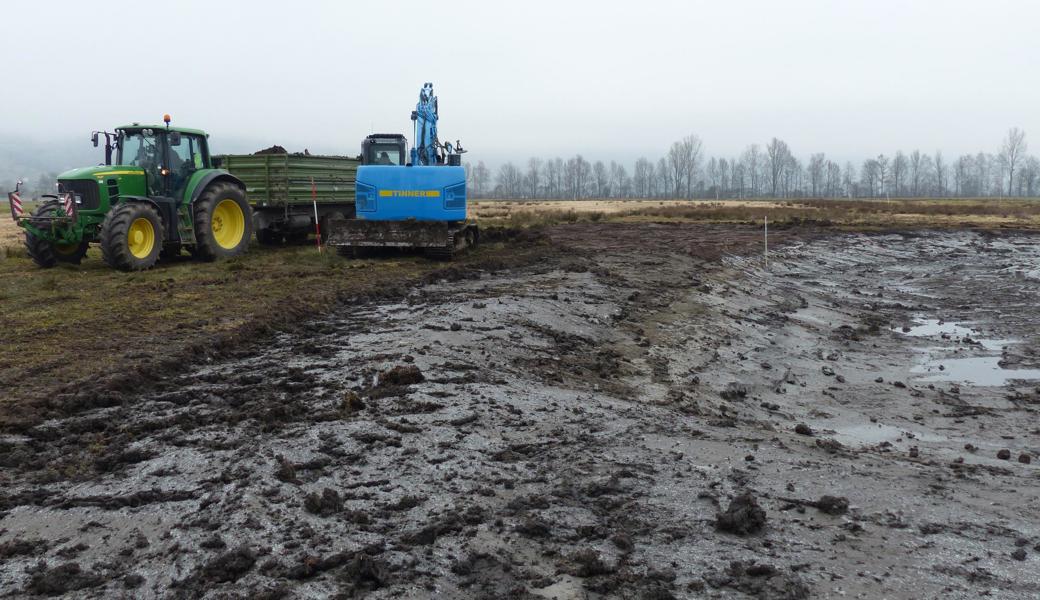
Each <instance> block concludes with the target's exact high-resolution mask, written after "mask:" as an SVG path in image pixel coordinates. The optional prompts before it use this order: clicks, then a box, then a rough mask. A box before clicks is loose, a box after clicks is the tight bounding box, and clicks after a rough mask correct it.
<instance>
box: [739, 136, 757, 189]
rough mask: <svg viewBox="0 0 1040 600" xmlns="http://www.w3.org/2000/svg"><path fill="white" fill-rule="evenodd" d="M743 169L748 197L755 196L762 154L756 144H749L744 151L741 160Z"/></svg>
mask: <svg viewBox="0 0 1040 600" xmlns="http://www.w3.org/2000/svg"><path fill="white" fill-rule="evenodd" d="M742 162H743V163H744V167H745V169H747V178H748V187H749V189H750V192H751V193H750V194H748V195H749V196H757V195H758V190H759V189H760V188H759V185H760V183H759V180H758V174H759V173H760V172H761V169H762V165H761V163H762V153H761V152H760V151H759V149H758V144H751V145H750V146H748V148H747V150H745V151H744V156H743V158H742Z"/></svg>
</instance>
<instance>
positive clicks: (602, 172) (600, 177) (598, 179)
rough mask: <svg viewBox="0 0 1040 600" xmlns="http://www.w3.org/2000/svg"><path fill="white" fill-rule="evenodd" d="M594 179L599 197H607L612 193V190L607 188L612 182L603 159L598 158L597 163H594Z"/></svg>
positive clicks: (596, 193)
mask: <svg viewBox="0 0 1040 600" xmlns="http://www.w3.org/2000/svg"><path fill="white" fill-rule="evenodd" d="M592 181H593V184H594V185H595V186H596V191H595V195H596V196H597V197H599V198H606V197H607V196H609V195H610V190H609V189H607V185H608V184H609V183H610V174H609V173H608V172H607V167H606V165H604V164H603V161H602V160H597V161H596V164H594V165H592Z"/></svg>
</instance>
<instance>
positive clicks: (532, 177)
mask: <svg viewBox="0 0 1040 600" xmlns="http://www.w3.org/2000/svg"><path fill="white" fill-rule="evenodd" d="M524 182H525V183H526V184H527V193H528V195H529V196H530V197H531V198H537V197H538V190H539V189H541V186H542V159H540V158H531V159H530V160H528V161H527V175H526V176H524Z"/></svg>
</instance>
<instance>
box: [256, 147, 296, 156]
mask: <svg viewBox="0 0 1040 600" xmlns="http://www.w3.org/2000/svg"><path fill="white" fill-rule="evenodd" d="M288 153H289V151H288V150H286V149H285V148H282V147H281V146H279V145H278V144H275V145H274V146H271V147H270V148H264V149H263V150H257V151H256V152H254V153H253V156H257V155H260V154H288Z"/></svg>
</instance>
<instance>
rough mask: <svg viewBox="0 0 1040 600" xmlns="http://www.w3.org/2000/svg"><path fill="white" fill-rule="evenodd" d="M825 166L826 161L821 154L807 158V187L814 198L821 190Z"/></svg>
mask: <svg viewBox="0 0 1040 600" xmlns="http://www.w3.org/2000/svg"><path fill="white" fill-rule="evenodd" d="M826 164H827V159H826V158H825V157H824V155H823V153H822V152H817V153H816V154H813V155H812V156H810V157H809V186H810V188H811V190H812V196H813V197H814V198H815V197H817V196H819V195H820V190H821V189H822V188H823V181H824V175H825V173H826Z"/></svg>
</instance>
